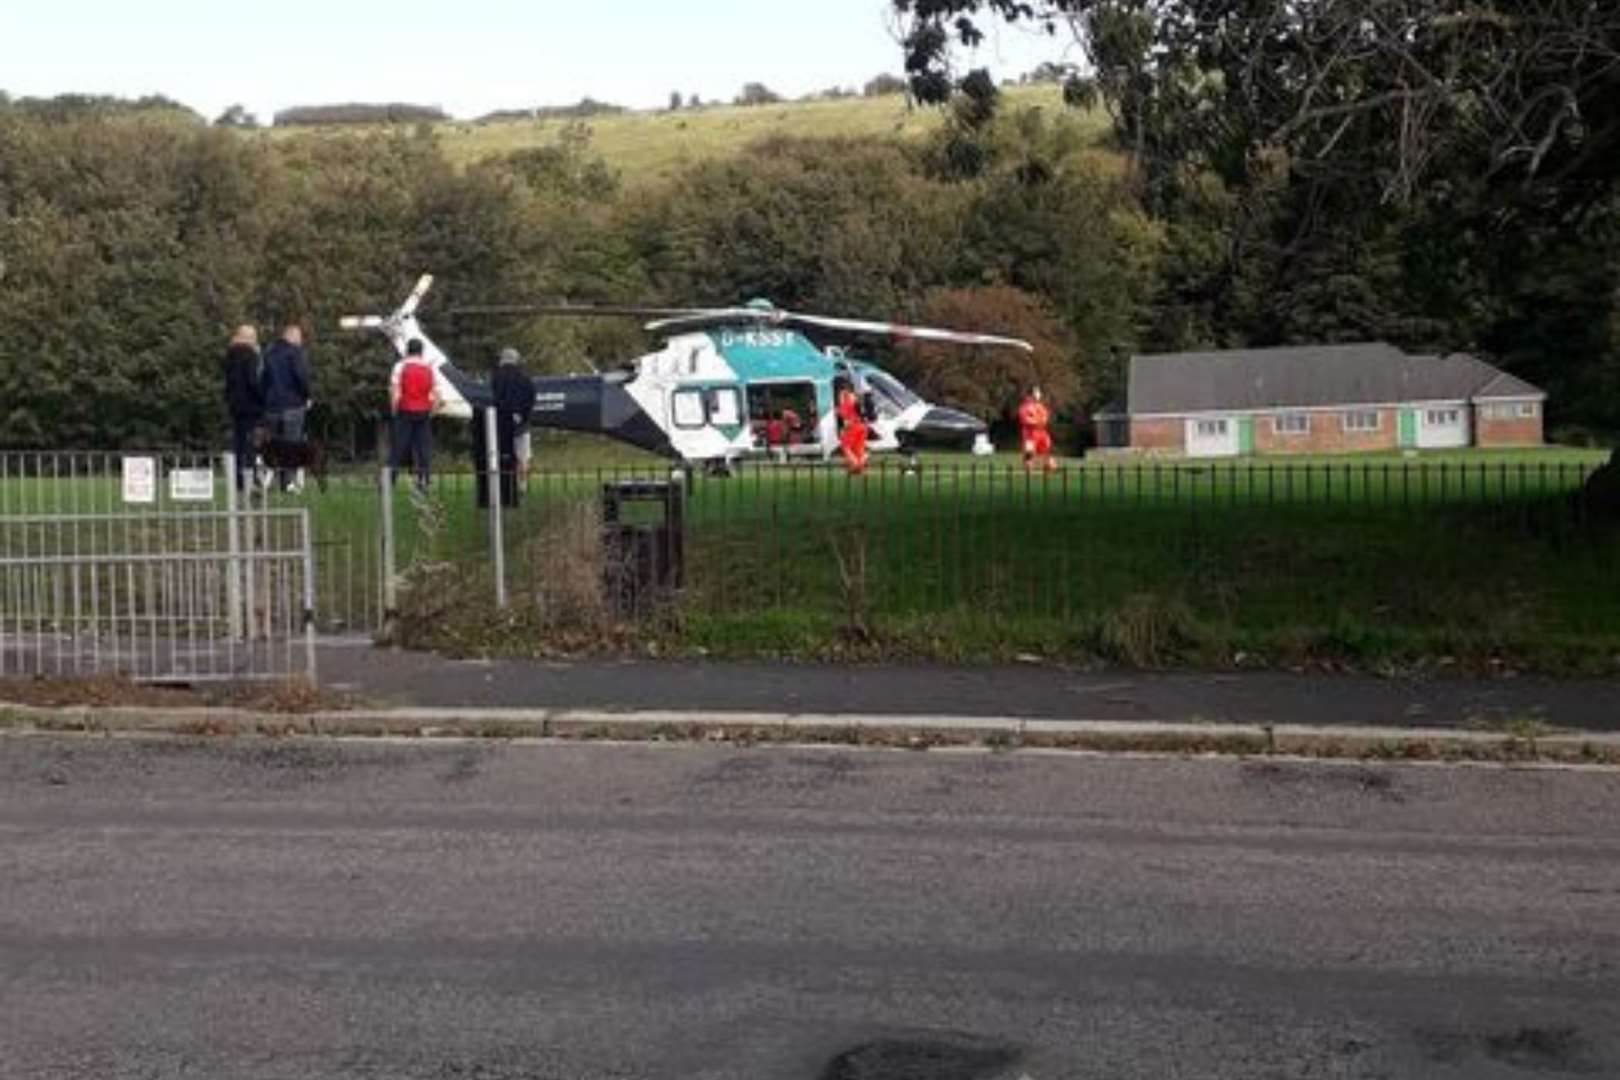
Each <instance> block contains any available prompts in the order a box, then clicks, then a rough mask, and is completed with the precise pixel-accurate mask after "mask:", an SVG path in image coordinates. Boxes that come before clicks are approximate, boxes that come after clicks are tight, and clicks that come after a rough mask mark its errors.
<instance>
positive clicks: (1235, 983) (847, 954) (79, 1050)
mask: <svg viewBox="0 0 1620 1080" xmlns="http://www.w3.org/2000/svg"><path fill="white" fill-rule="evenodd" d="M1617 822H1620V773H1616V772H1612V771H1611V772H1603V771H1595V770H1593V771H1570V770H1550V769H1513V770H1509V769H1502V768H1496V767H1489V768H1486V767H1473V768H1450V767H1439V766H1377V767H1370V766H1364V765H1354V764H1338V765H1307V764H1303V763H1295V762H1288V761H1248V762H1244V761H1236V760H1229V759H1228V760H1192V761H1182V760H1154V759H1138V758H1127V757H1088V756H1078V755H1074V756H1063V755H1053V754H1035V753H1016V754H992V753H979V752H940V751H929V752H926V753H921V752H908V751H872V750H851V749H847V748H843V749H836V748H829V749H792V748H758V749H738V748H733V747H722V746H689V745H681V746H648V745H637V746H609V745H581V744H569V745H547V744H530V745H523V744H516V745H512V744H497V743H489V742H484V743H450V744H434V745H425V744H414V743H407V742H396V743H354V742H346V743H339V742H321V741H290V740H241V741H229V740H216V741H202V742H195V741H183V740H175V739H167V740H144V741H143V740H134V739H110V738H102V739H96V738H78V739H63V738H48V737H43V736H8V737H3V738H0V1077H5V1078H7V1080H43V1078H52V1080H56V1078H67V1077H95V1078H98V1080H123V1078H130V1080H134V1078H137V1077H138V1078H142V1080H150V1078H169V1077H182V1078H193V1077H194V1078H199V1080H200V1078H210V1080H212V1078H221V1077H231V1078H250V1080H259V1078H264V1080H271V1078H274V1080H302V1078H311V1077H346V1078H347V1077H354V1078H366V1080H384V1078H386V1080H428V1078H433V1080H452V1078H453V1080H518V1078H524V1080H549V1078H559V1080H564V1078H566V1080H597V1078H602V1080H606V1078H641V1077H646V1078H705V1080H708V1078H715V1080H719V1078H737V1080H744V1078H746V1080H776V1078H781V1080H790V1078H793V1080H870V1078H880V1077H881V1078H887V1080H898V1078H910V1080H917V1078H923V1077H927V1078H929V1080H958V1078H960V1080H971V1078H989V1077H1001V1078H1009V1080H1010V1078H1016V1077H1019V1076H1027V1077H1030V1078H1033V1080H1046V1078H1052V1077H1058V1078H1067V1077H1097V1078H1103V1077H1107V1078H1111V1080H1115V1078H1136V1077H1140V1078H1152V1080H1170V1078H1182V1077H1185V1078H1197V1080H1219V1078H1239V1077H1241V1078H1244V1080H1255V1078H1268V1077H1275V1078H1279V1080H1284V1078H1286V1080H1299V1078H1307V1077H1318V1078H1357V1080H1373V1078H1400V1077H1455V1078H1458V1080H1463V1078H1467V1080H1491V1078H1494V1077H1501V1078H1537V1077H1540V1078H1544V1077H1555V1076H1563V1075H1568V1076H1583V1077H1614V1076H1620V830H1617V828H1616V825H1617Z"/></svg>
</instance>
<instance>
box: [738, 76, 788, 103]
mask: <svg viewBox="0 0 1620 1080" xmlns="http://www.w3.org/2000/svg"><path fill="white" fill-rule="evenodd" d="M781 100H782V95H780V94H778V93H777V92H776V91H774V90H772V89H771V88H770V87H768V86H766V85H765V84H764V83H757V82H751V83H745V84H743V88H742V90H741V91H740V92H739V93H738V94H737V100H736V104H738V105H775V104H777V103H778V102H780V101H781Z"/></svg>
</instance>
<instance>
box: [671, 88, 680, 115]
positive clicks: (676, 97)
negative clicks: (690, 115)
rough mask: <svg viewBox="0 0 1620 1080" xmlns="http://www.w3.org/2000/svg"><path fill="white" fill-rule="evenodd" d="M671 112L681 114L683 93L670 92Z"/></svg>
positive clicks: (677, 91)
mask: <svg viewBox="0 0 1620 1080" xmlns="http://www.w3.org/2000/svg"><path fill="white" fill-rule="evenodd" d="M669 111H670V112H680V111H681V92H680V91H679V90H673V91H671V92H670V95H669Z"/></svg>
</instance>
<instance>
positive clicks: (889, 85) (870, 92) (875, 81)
mask: <svg viewBox="0 0 1620 1080" xmlns="http://www.w3.org/2000/svg"><path fill="white" fill-rule="evenodd" d="M905 92H906V80H904V79H902V78H901V77H900V76H898V75H890V74H889V73H888V72H884V73H882V74H880V75H874V76H872V78H870V79H868V80H867V81H866V85H865V86H863V87H861V95H862V96H863V97H869V98H870V97H888V96H890V95H891V94H903V93H905Z"/></svg>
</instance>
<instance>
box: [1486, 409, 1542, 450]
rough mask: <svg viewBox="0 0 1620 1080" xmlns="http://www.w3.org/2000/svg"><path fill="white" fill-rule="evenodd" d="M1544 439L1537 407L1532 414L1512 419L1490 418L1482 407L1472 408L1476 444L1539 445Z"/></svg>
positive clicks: (1539, 410) (1539, 411)
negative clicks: (1534, 413)
mask: <svg viewBox="0 0 1620 1080" xmlns="http://www.w3.org/2000/svg"><path fill="white" fill-rule="evenodd" d="M1544 441H1545V438H1544V435H1543V433H1542V428H1541V409H1540V408H1539V407H1538V408H1537V409H1536V415H1534V416H1530V417H1524V418H1522V419H1521V418H1515V419H1512V420H1490V419H1487V418H1486V416H1485V409H1484V408H1483V407H1480V408H1476V409H1475V410H1474V444H1475V445H1476V446H1540V445H1541V444H1542V443H1543V442H1544Z"/></svg>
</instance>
